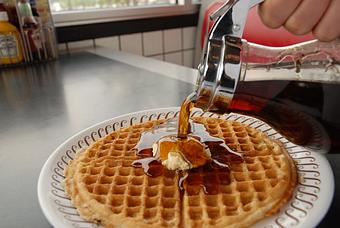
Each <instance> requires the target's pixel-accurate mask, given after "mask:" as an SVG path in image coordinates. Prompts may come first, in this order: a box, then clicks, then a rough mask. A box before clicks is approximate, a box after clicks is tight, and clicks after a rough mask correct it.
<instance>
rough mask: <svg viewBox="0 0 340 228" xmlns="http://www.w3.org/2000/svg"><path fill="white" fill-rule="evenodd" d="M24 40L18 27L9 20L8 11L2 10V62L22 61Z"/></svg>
mask: <svg viewBox="0 0 340 228" xmlns="http://www.w3.org/2000/svg"><path fill="white" fill-rule="evenodd" d="M21 44H22V41H21V38H20V34H19V31H18V29H17V28H16V27H15V26H14V25H12V24H11V23H9V22H8V15H7V12H6V11H0V64H14V63H20V62H21V61H22V60H23V55H22V46H21Z"/></svg>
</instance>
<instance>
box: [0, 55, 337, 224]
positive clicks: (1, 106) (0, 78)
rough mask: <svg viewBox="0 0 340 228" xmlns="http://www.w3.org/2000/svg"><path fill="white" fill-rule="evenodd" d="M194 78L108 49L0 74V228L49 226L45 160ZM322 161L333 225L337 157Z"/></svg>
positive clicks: (157, 104) (188, 86)
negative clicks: (330, 175)
mask: <svg viewBox="0 0 340 228" xmlns="http://www.w3.org/2000/svg"><path fill="white" fill-rule="evenodd" d="M117 60H118V61H117ZM194 76H195V71H194V70H192V69H189V68H185V67H180V66H176V65H173V64H169V63H164V62H160V61H158V60H150V59H146V58H143V57H134V56H132V55H129V54H123V53H114V54H112V53H111V52H110V53H109V52H105V50H102V51H98V50H97V51H92V53H91V52H80V53H74V54H71V55H68V56H62V57H61V58H60V60H58V61H56V62H52V63H47V64H44V65H34V66H29V67H21V68H16V69H0V183H1V186H2V187H1V188H0V196H1V197H0V221H1V225H0V227H5V228H7V227H34V228H40V227H50V224H49V223H48V221H47V220H46V219H45V217H44V215H43V213H42V211H41V209H40V206H39V203H38V199H37V181H38V176H39V173H40V170H41V168H42V166H43V164H44V162H45V161H46V160H47V158H48V157H49V155H50V154H51V153H52V152H53V151H54V150H55V149H56V148H57V147H58V146H59V145H60V144H61V143H62V142H63V141H65V140H66V139H67V138H69V137H70V136H72V135H74V134H76V133H77V132H79V131H81V130H83V129H85V128H87V127H89V126H91V125H93V124H95V123H98V122H101V121H103V120H106V119H109V118H112V117H115V116H118V115H122V114H125V113H130V112H135V111H140V110H146V109H152V108H161V107H173V106H179V105H180V104H181V102H182V100H183V98H184V97H185V96H186V95H188V94H189V93H190V92H191V91H192V90H193V84H192V83H193V82H194V80H195V77H194ZM326 157H327V158H328V160H329V162H330V163H331V166H332V168H333V172H334V175H335V183H336V189H335V196H334V200H333V204H332V206H331V208H330V210H329V212H328V214H327V215H326V217H325V218H324V219H323V221H322V222H321V224H320V225H319V227H331V226H332V225H334V224H336V223H335V220H336V218H335V217H336V214H340V206H339V202H340V186H339V182H338V181H337V180H340V165H339V164H340V154H329V155H326ZM336 202H337V203H336Z"/></svg>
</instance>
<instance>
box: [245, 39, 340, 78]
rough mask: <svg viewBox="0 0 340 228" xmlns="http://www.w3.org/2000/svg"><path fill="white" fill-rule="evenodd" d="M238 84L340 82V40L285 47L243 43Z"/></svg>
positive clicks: (309, 42) (310, 42)
mask: <svg viewBox="0 0 340 228" xmlns="http://www.w3.org/2000/svg"><path fill="white" fill-rule="evenodd" d="M242 46H243V47H242V57H241V58H242V66H241V77H240V80H241V81H263V80H291V81H306V82H323V83H340V39H336V40H334V41H332V42H320V41H317V40H312V41H308V42H303V43H299V44H296V45H292V46H286V47H267V46H262V45H258V44H253V43H248V42H246V41H244V40H243V41H242Z"/></svg>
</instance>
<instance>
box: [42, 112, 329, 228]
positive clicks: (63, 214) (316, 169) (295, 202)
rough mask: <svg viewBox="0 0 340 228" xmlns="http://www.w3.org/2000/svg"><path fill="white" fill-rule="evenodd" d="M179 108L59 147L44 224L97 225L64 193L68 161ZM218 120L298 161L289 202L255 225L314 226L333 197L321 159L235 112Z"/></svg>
mask: <svg viewBox="0 0 340 228" xmlns="http://www.w3.org/2000/svg"><path fill="white" fill-rule="evenodd" d="M178 110H179V108H163V109H155V110H147V111H142V112H137V113H131V114H127V115H123V116H119V117H116V118H113V119H110V120H106V121H104V122H101V123H98V124H96V125H94V126H92V127H89V128H87V129H85V130H83V131H81V132H79V133H78V134H76V135H74V136H72V137H71V138H69V139H68V140H66V141H65V142H64V143H63V144H61V145H60V146H59V147H58V148H57V149H56V150H55V151H54V152H53V153H52V154H51V156H50V157H49V158H48V160H47V161H46V163H45V164H44V166H43V168H42V170H41V173H40V176H39V181H38V198H39V203H40V206H41V208H42V210H43V212H44V214H45V216H46V218H47V219H48V221H49V222H50V223H51V224H52V225H53V226H54V227H57V228H59V227H65V228H67V227H98V226H97V225H96V224H93V223H89V222H87V221H84V220H83V219H82V218H81V217H80V216H79V214H78V213H77V211H76V209H75V208H74V207H73V206H72V204H71V202H70V200H69V198H68V197H67V195H65V191H64V187H63V180H64V169H65V167H66V166H67V163H68V161H69V160H71V159H73V157H74V155H75V153H76V151H78V150H80V149H84V148H86V147H88V146H89V145H90V144H91V143H92V142H94V141H95V140H97V139H99V138H101V137H103V136H105V135H107V134H108V133H110V132H112V131H114V130H117V129H119V128H121V127H127V126H130V125H132V124H135V123H139V122H146V121H148V120H154V119H159V118H170V117H174V116H175V115H177V114H178ZM193 114H194V115H208V116H214V115H215V114H211V113H205V114H202V112H200V111H198V110H197V111H195V112H193ZM222 118H226V119H230V120H236V121H239V122H242V123H245V124H248V125H251V126H252V127H254V128H257V129H259V130H261V131H263V132H265V133H266V134H268V136H269V137H271V138H275V139H278V140H280V141H281V142H282V143H283V144H284V146H285V147H286V149H287V150H288V152H289V153H290V155H291V156H292V158H293V159H294V160H295V162H296V163H297V168H298V173H299V184H298V186H297V187H296V190H295V193H294V195H293V197H292V200H291V201H290V202H288V203H287V204H286V205H285V207H283V208H282V209H281V211H280V213H279V214H276V215H275V216H272V217H268V218H266V219H264V220H261V221H260V222H258V223H256V224H255V225H254V227H315V226H316V225H317V224H318V223H319V222H320V221H321V219H322V218H323V217H324V215H325V214H326V212H327V211H328V208H329V206H330V204H331V201H332V198H333V194H334V177H333V173H332V170H331V167H330V165H329V163H328V161H327V160H326V158H324V157H323V155H320V154H319V153H316V152H313V151H311V150H310V149H307V148H304V147H300V146H297V145H295V144H293V143H291V142H289V141H288V140H287V139H285V138H284V137H283V136H282V135H280V134H279V133H277V132H276V131H275V130H273V129H272V128H271V127H270V126H269V125H267V124H266V123H264V122H262V121H260V120H258V119H255V118H252V117H248V116H244V115H239V114H234V113H231V114H229V115H226V116H223V117H222Z"/></svg>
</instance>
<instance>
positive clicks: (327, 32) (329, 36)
mask: <svg viewBox="0 0 340 228" xmlns="http://www.w3.org/2000/svg"><path fill="white" fill-rule="evenodd" d="M313 34H314V36H315V37H316V38H317V39H318V40H320V41H324V42H329V41H332V40H335V39H336V38H338V36H339V34H338V33H337V32H336V31H334V30H331V29H322V28H320V29H318V28H317V29H315V30H314V31H313Z"/></svg>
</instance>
